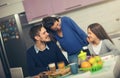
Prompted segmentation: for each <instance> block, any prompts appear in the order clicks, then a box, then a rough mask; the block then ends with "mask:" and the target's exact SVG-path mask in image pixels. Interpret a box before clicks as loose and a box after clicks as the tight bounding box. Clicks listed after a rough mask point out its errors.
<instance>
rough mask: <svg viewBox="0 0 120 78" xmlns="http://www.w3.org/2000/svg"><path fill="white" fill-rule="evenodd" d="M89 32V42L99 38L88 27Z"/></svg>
mask: <svg viewBox="0 0 120 78" xmlns="http://www.w3.org/2000/svg"><path fill="white" fill-rule="evenodd" d="M87 34H88V38H87V40H88V42H94V41H95V40H96V39H98V38H97V36H96V35H95V34H94V33H93V32H92V31H91V30H90V28H88V29H87Z"/></svg>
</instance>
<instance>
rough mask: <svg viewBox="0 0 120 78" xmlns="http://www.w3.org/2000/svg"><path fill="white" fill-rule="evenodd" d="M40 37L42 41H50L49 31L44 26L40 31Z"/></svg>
mask: <svg viewBox="0 0 120 78" xmlns="http://www.w3.org/2000/svg"><path fill="white" fill-rule="evenodd" d="M39 39H40V41H41V42H48V41H50V37H49V33H48V32H47V31H46V29H45V28H44V27H42V28H41V31H39Z"/></svg>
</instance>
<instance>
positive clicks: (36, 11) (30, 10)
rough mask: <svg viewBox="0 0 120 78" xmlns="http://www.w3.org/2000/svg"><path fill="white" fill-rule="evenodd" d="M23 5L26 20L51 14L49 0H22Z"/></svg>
mask: <svg viewBox="0 0 120 78" xmlns="http://www.w3.org/2000/svg"><path fill="white" fill-rule="evenodd" d="M23 5H24V8H25V12H26V16H27V19H28V21H32V20H35V19H38V18H41V17H45V16H48V15H51V14H52V6H51V1H50V0H34V1H33V0H24V1H23Z"/></svg>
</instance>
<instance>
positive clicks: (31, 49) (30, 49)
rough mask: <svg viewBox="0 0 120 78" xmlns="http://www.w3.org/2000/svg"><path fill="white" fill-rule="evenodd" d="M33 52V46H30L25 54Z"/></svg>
mask: <svg viewBox="0 0 120 78" xmlns="http://www.w3.org/2000/svg"><path fill="white" fill-rule="evenodd" d="M33 51H34V46H31V47H30V48H29V49H28V50H27V54H31V53H33Z"/></svg>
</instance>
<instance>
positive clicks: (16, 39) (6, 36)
mask: <svg viewBox="0 0 120 78" xmlns="http://www.w3.org/2000/svg"><path fill="white" fill-rule="evenodd" d="M24 33H25V32H24ZM24 33H23V29H22V26H21V20H20V15H19V14H14V15H10V16H7V17H4V18H0V63H1V64H0V65H1V66H0V69H1V70H0V71H1V72H3V76H7V75H8V76H9V77H6V78H11V77H10V68H15V67H22V70H23V74H24V76H25V77H26V76H28V71H27V65H26V50H27V46H26V42H25V37H24ZM0 78H4V77H0Z"/></svg>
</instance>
